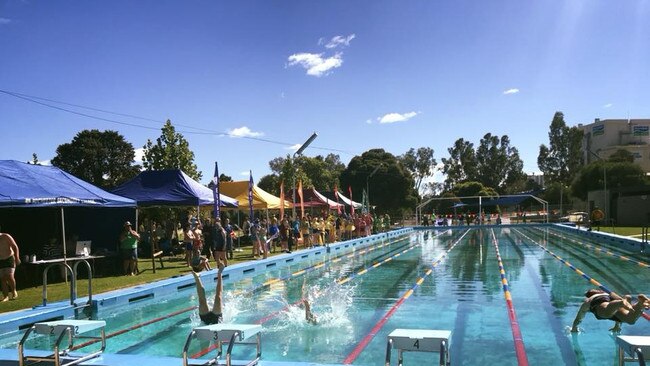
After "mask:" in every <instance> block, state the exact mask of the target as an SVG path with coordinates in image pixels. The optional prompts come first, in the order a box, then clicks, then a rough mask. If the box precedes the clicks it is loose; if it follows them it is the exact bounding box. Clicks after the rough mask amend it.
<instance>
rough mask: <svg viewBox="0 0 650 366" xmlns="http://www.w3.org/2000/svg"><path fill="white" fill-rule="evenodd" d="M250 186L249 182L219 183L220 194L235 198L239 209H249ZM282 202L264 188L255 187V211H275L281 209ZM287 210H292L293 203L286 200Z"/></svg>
mask: <svg viewBox="0 0 650 366" xmlns="http://www.w3.org/2000/svg"><path fill="white" fill-rule="evenodd" d="M248 184H249V182H248V181H247V180H242V181H237V182H219V192H221V193H223V194H225V195H228V196H230V197H234V199H235V200H236V201H237V202H239V207H248ZM281 202H282V201H281V200H280V198H279V197H276V196H274V195H272V194H270V193H269V192H267V191H265V190H263V189H262V188H260V187H258V186H256V185H254V186H253V209H254V210H274V209H279V208H280V206H281V204H280V203H281ZM284 207H285V208H291V202H290V201H287V200H286V199H285V201H284Z"/></svg>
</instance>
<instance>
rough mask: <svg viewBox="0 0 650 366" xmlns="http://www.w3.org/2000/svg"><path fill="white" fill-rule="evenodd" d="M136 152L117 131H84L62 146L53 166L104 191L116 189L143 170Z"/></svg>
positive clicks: (59, 147)
mask: <svg viewBox="0 0 650 366" xmlns="http://www.w3.org/2000/svg"><path fill="white" fill-rule="evenodd" d="M134 157H135V151H134V150H133V145H131V143H130V142H127V141H126V140H125V139H124V137H123V136H122V135H120V134H119V133H117V132H116V131H110V130H109V131H104V132H101V131H99V130H84V131H81V132H79V133H78V134H77V135H76V136H75V137H74V138H73V139H72V141H71V142H69V143H66V144H62V145H59V146H58V147H57V148H56V156H55V157H54V158H53V159H52V165H54V166H57V167H59V168H61V169H63V170H65V171H67V172H69V173H70V174H72V175H74V176H76V177H78V178H81V179H83V180H85V181H87V182H90V183H92V184H94V185H96V186H99V187H102V188H107V189H108V188H113V187H115V186H117V185H119V184H121V183H123V182H124V181H126V180H128V179H130V178H132V177H134V176H135V175H137V174H138V172H139V171H140V166H139V165H133V159H134Z"/></svg>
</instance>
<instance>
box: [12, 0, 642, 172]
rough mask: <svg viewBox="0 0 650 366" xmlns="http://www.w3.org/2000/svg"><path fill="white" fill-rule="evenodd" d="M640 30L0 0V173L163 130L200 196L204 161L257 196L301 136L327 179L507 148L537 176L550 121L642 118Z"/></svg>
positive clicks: (536, 21) (603, 21)
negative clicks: (179, 137) (373, 155)
mask: <svg viewBox="0 0 650 366" xmlns="http://www.w3.org/2000/svg"><path fill="white" fill-rule="evenodd" d="M648 19H650V0H642V1H641V0H640V1H632V0H631V1H610V0H571V1H555V0H553V1H551V0H540V1H514V0H512V1H511V0H503V1H467V0H437V1H432V0H426V1H424V0H413V1H397V0H395V1H377V0H372V1H363V0H359V1H357V0H355V1H347V0H327V1H325V0H321V1H274V0H256V1H241V0H238V1H180V0H177V1H159V0H156V1H153V0H150V1H147V0H143V1H121V0H111V1H44V0H42V1H36V0H0V131H1V134H0V136H2V142H1V144H2V149H1V150H0V151H1V152H0V159H15V160H20V161H29V160H31V157H32V153H36V154H37V155H38V158H39V160H42V161H48V160H50V159H52V158H53V157H54V156H55V155H56V148H57V146H59V145H61V144H64V143H69V142H71V141H72V139H73V138H74V136H75V135H76V134H77V133H78V132H80V131H82V130H84V129H99V130H102V131H103V130H115V131H118V132H119V133H120V134H121V135H123V136H124V137H125V139H126V140H127V141H128V142H130V143H132V144H133V146H134V147H135V148H136V149H138V150H139V151H141V148H142V147H143V146H144V144H145V143H146V142H147V140H148V139H150V140H152V141H155V139H156V138H157V137H159V136H160V128H161V127H162V124H163V123H164V121H165V120H167V119H170V120H171V121H172V123H173V124H174V125H175V126H176V128H177V131H179V132H181V133H182V134H183V135H184V137H185V138H186V139H187V140H188V141H189V144H190V148H191V149H192V150H193V151H194V154H195V162H196V164H197V165H198V168H199V170H201V171H202V172H203V179H202V181H203V183H207V182H208V181H209V180H210V178H211V176H212V172H213V170H214V162H215V161H217V162H218V163H219V170H220V173H223V174H226V175H229V176H231V177H233V179H234V180H244V179H247V178H248V172H249V170H250V171H252V174H253V177H254V179H255V180H256V181H257V180H259V178H261V177H262V176H264V175H266V174H270V173H271V171H270V168H269V165H268V163H269V161H270V160H272V159H274V158H276V157H279V156H287V155H288V154H292V153H293V152H294V151H295V149H296V148H297V146H300V145H301V144H302V143H303V142H304V141H305V140H307V138H308V137H309V136H310V135H311V134H312V133H314V132H316V133H317V134H318V137H317V138H316V139H315V140H314V142H313V143H312V144H311V145H310V146H309V147H308V148H307V149H306V150H305V152H304V155H306V156H316V155H326V154H329V153H334V154H338V155H339V156H340V158H341V161H342V162H343V163H345V164H347V163H348V162H349V161H350V159H352V158H353V157H354V156H356V155H360V154H362V153H363V152H364V151H367V150H369V149H373V148H383V149H385V150H386V151H388V152H390V153H392V154H394V155H401V154H403V153H405V152H406V151H407V150H408V149H410V148H416V149H417V148H419V147H423V146H427V147H431V148H432V149H434V151H435V153H434V156H435V158H436V159H437V160H438V161H440V160H441V158H444V157H448V152H447V149H448V148H449V147H451V146H453V144H454V141H456V140H457V139H459V138H461V137H462V138H464V139H466V140H469V141H471V142H473V143H474V144H475V145H477V144H478V143H479V141H480V139H481V137H482V136H483V135H485V134H486V133H488V132H489V133H492V134H493V135H499V136H502V135H508V136H509V137H510V141H511V144H512V146H515V147H516V148H517V149H518V150H519V153H520V156H521V158H522V160H523V161H524V170H525V172H527V173H532V172H537V171H539V168H538V167H537V155H538V153H539V146H540V144H548V128H549V125H550V122H551V120H552V117H553V114H554V113H555V112H556V111H562V112H563V113H564V115H565V120H566V122H567V124H569V125H571V126H573V125H577V124H578V123H583V124H587V123H591V122H593V121H594V119H595V118H600V119H606V118H649V117H650V103H649V102H648V101H650V88H648V85H650V66H649V64H648V60H650V43H649V42H650V22H648V21H647V20H648ZM16 95H18V96H23V98H18V97H16ZM26 96H27V97H26ZM24 98H29V99H31V101H30V100H26V99H24ZM36 102H38V103H36ZM39 103H40V104H39ZM44 104H46V105H44ZM82 107H85V108H82ZM90 108H92V109H90ZM66 110H67V111H66ZM70 111H71V112H70ZM106 112H111V113H106ZM242 136H245V137H251V138H242ZM438 177H439V176H438ZM437 179H442V178H437Z"/></svg>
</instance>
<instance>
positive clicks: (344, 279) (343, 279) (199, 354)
mask: <svg viewBox="0 0 650 366" xmlns="http://www.w3.org/2000/svg"><path fill="white" fill-rule="evenodd" d="M443 233H444V232H440V233H439V234H436V235H435V236H434V237H437V236H440V235H442V234H443ZM418 246H420V244H419V243H416V244H412V245H411V246H409V247H408V248H406V249H404V250H402V251H401V252H399V253H396V254H394V255H392V256H390V257H388V258H386V259H384V260H382V261H379V262H375V263H373V264H372V265H370V266H368V267H365V268H363V269H361V270H360V271H358V272H356V273H353V274H351V275H350V276H346V277H341V278H340V279H338V280H336V281H335V282H336V283H337V284H338V285H342V284H344V283H347V282H348V281H350V280H351V279H353V278H356V277H359V276H362V275H364V274H366V273H368V272H369V271H371V270H372V269H374V268H377V267H379V266H381V265H382V264H385V263H388V262H390V261H392V260H393V259H394V258H397V257H399V256H401V255H402V254H404V253H407V252H409V251H410V250H412V249H414V248H416V247H418ZM319 294H320V293H319V292H317V293H316V295H315V296H318V295H319ZM303 300H304V298H301V299H299V300H297V301H295V302H293V303H291V304H288V305H286V306H284V307H283V308H282V309H280V310H277V311H274V312H272V313H270V314H269V315H267V316H265V317H263V318H261V319H260V320H258V321H257V322H256V324H264V323H266V322H268V321H269V320H271V319H273V318H275V317H276V316H278V315H279V314H281V313H282V312H283V311H286V310H287V309H289V307H290V306H296V305H298V304H300V303H302V302H303ZM216 347H217V345H216V344H212V345H210V346H208V347H206V348H204V349H202V350H199V351H197V352H196V353H194V354H192V355H191V356H190V357H191V358H199V357H202V356H204V355H206V354H208V353H209V352H211V351H212V350H214V349H215V348H216Z"/></svg>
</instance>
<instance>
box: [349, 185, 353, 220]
mask: <svg viewBox="0 0 650 366" xmlns="http://www.w3.org/2000/svg"><path fill="white" fill-rule="evenodd" d="M348 192H350V214H351V215H354V200H353V199H352V187H351V186H348Z"/></svg>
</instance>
